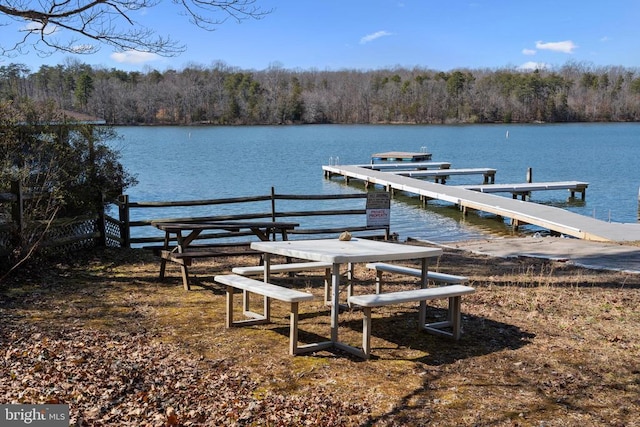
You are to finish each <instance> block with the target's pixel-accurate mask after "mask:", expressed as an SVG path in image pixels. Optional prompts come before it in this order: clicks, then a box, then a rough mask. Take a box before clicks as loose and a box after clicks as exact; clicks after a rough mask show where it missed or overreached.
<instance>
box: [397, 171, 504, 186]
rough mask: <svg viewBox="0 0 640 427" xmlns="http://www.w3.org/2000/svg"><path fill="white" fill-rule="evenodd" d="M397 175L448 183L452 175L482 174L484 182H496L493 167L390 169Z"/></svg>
mask: <svg viewBox="0 0 640 427" xmlns="http://www.w3.org/2000/svg"><path fill="white" fill-rule="evenodd" d="M389 173H393V174H396V175H402V176H409V177H412V178H434V179H435V181H436V183H438V182H439V183H440V184H446V183H447V179H449V177H450V176H451V175H482V176H483V177H484V178H483V181H482V182H483V184H493V183H494V182H496V170H495V169H492V168H464V169H437V170H436V169H434V170H417V171H402V170H400V171H390V172H389Z"/></svg>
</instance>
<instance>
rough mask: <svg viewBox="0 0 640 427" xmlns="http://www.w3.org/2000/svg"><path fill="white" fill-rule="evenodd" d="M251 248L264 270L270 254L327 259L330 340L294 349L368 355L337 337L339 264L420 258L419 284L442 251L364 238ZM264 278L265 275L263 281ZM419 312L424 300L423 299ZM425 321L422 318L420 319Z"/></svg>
mask: <svg viewBox="0 0 640 427" xmlns="http://www.w3.org/2000/svg"><path fill="white" fill-rule="evenodd" d="M251 248H252V249H256V250H258V251H261V252H263V253H264V264H265V271H266V272H268V271H269V269H270V265H271V264H270V263H271V255H282V256H285V257H291V258H299V259H305V260H310V261H321V262H329V263H331V264H332V268H331V298H330V299H331V340H330V341H326V342H320V343H313V344H308V345H305V346H298V347H297V349H296V352H297V353H303V352H311V351H318V350H322V349H327V348H338V349H342V350H345V351H347V352H349V353H352V354H355V355H357V356H360V357H365V358H366V357H368V355H367V354H365V353H364V352H363V351H362V350H360V349H358V348H355V347H352V346H350V345H348V344H346V343H342V342H340V341H339V339H338V314H339V307H340V292H339V290H340V267H341V265H342V264H349V265H350V264H352V263H368V262H379V261H399V260H410V259H419V260H420V262H421V272H422V274H421V278H420V280H421V282H420V284H421V288H426V287H427V283H428V276H427V273H428V268H427V267H428V261H429V259H430V258H435V257H439V256H440V255H442V249H440V248H429V247H424V246H412V245H405V244H398V243H389V242H383V241H376V240H367V239H356V238H354V239H351V240H349V241H342V240H339V239H310V240H290V241H278V242H267V241H261V242H253V243H251ZM266 280H267V278H266V277H265V281H266ZM420 304H421V310H420V314H421V317H422V316H424V314H423V313H424V312H425V310H424V309H422V307H423V306H424V305H426V303H425V302H424V301H422V302H421V303H420ZM420 321H421V322H422V323H424V319H420Z"/></svg>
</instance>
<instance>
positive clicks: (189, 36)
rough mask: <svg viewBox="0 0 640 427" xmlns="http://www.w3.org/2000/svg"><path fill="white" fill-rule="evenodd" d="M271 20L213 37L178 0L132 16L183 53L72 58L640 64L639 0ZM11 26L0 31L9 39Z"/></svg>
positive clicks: (140, 66) (105, 52)
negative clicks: (184, 12)
mask: <svg viewBox="0 0 640 427" xmlns="http://www.w3.org/2000/svg"><path fill="white" fill-rule="evenodd" d="M257 5H259V6H261V7H262V8H264V9H273V11H272V13H270V14H269V15H267V16H266V17H264V18H263V19H261V20H247V21H243V22H241V23H236V22H235V21H232V20H229V21H227V22H225V23H224V24H222V25H220V26H219V27H218V28H217V30H216V31H213V32H208V31H204V30H201V29H199V28H197V27H195V26H193V25H191V24H190V23H189V22H188V20H187V18H186V17H184V16H180V15H179V14H178V10H179V9H176V6H174V5H173V3H172V2H169V1H163V2H161V4H160V5H159V6H157V7H154V8H151V9H148V10H146V11H144V12H136V13H135V14H132V18H133V19H134V20H136V21H139V22H141V23H143V24H145V25H147V26H150V27H152V28H153V29H155V30H156V31H157V32H158V33H159V34H162V35H170V36H171V37H173V38H175V39H178V40H180V41H181V42H182V43H183V44H184V45H186V47H187V51H186V52H185V53H183V54H181V55H180V56H177V57H172V58H163V57H159V56H154V55H141V54H139V53H135V52H128V53H124V54H117V53H114V52H113V50H112V49H111V48H110V47H108V46H103V47H102V48H101V50H100V51H99V52H98V53H97V54H93V55H90V56H86V55H78V56H74V57H73V58H75V59H77V60H79V61H81V62H84V63H87V64H91V65H94V66H101V67H105V68H117V69H120V70H127V71H135V70H139V71H145V70H148V69H149V68H153V69H157V70H161V71H162V70H166V69H182V68H184V67H185V66H188V65H193V64H195V65H200V66H204V67H206V66H209V65H211V64H213V63H215V62H218V61H221V62H223V63H225V64H227V65H228V66H231V67H237V68H240V69H243V70H263V69H266V68H268V67H270V66H278V67H282V68H286V69H300V70H311V69H315V70H343V69H358V70H370V69H380V68H392V67H397V66H400V67H408V68H413V67H420V68H428V69H432V70H439V71H449V70H452V69H457V68H471V69H478V68H489V69H498V68H505V67H509V68H531V67H539V66H547V67H559V66H562V65H564V64H566V63H568V62H578V63H586V64H588V65H593V66H596V67H597V66H618V65H619V66H624V67H630V68H636V67H640V25H639V24H638V23H639V22H640V1H639V0H609V1H604V0H599V1H594V0H555V1H549V0H536V1H531V0H468V1H458V0H257ZM10 28H12V27H4V28H3V30H2V33H3V36H2V38H3V39H5V38H6V36H7V35H8V34H9V33H8V31H9V29H10ZM70 57H71V56H70V55H69V54H56V55H53V56H50V57H47V58H39V57H38V56H36V55H35V54H30V55H21V56H17V57H14V58H1V57H0V65H4V64H7V63H22V64H26V65H27V66H28V67H29V68H31V70H32V71H37V69H38V68H39V67H40V65H42V64H46V65H56V64H62V63H64V61H65V58H70Z"/></svg>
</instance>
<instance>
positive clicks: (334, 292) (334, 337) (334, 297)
mask: <svg viewBox="0 0 640 427" xmlns="http://www.w3.org/2000/svg"><path fill="white" fill-rule="evenodd" d="M339 312H340V264H338V263H334V264H333V267H331V341H333V342H334V343H335V342H337V341H338V313H339Z"/></svg>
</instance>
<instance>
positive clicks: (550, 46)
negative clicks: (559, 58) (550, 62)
mask: <svg viewBox="0 0 640 427" xmlns="http://www.w3.org/2000/svg"><path fill="white" fill-rule="evenodd" d="M577 47H578V46H576V45H575V44H574V43H573V42H572V41H571V40H565V41H562V42H546V43H544V42H541V41H538V42H536V48H538V49H543V50H551V51H554V52H562V53H573V51H574V50H575V49H576V48H577Z"/></svg>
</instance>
